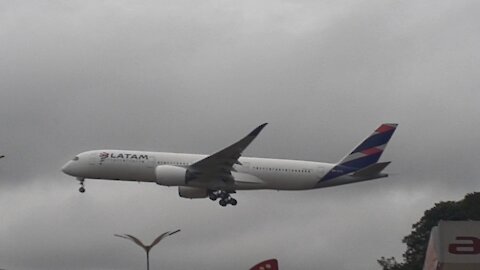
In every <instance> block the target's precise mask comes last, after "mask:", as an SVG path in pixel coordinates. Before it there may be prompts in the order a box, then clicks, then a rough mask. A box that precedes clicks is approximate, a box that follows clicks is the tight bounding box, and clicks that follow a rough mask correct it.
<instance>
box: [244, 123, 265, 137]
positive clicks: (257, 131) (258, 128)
mask: <svg viewBox="0 0 480 270" xmlns="http://www.w3.org/2000/svg"><path fill="white" fill-rule="evenodd" d="M266 125H268V123H263V124H261V125H260V126H258V127H256V128H255V129H254V130H253V131H252V132H250V134H248V136H257V135H258V134H259V133H260V132H261V131H262V129H263V128H264V127H265V126H266Z"/></svg>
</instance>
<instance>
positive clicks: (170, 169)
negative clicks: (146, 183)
mask: <svg viewBox="0 0 480 270" xmlns="http://www.w3.org/2000/svg"><path fill="white" fill-rule="evenodd" d="M186 174H187V169H185V168H182V167H177V166H171V165H160V166H157V168H155V176H156V178H157V181H156V182H157V184H159V185H164V186H182V185H185V176H186Z"/></svg>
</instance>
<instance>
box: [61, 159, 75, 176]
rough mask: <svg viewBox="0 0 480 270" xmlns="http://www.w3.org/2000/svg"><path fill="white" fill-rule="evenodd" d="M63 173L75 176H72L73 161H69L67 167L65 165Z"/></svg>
mask: <svg viewBox="0 0 480 270" xmlns="http://www.w3.org/2000/svg"><path fill="white" fill-rule="evenodd" d="M62 172H63V173H65V174H68V175H72V176H73V174H72V173H73V172H72V162H71V161H69V162H67V163H65V165H63V167H62Z"/></svg>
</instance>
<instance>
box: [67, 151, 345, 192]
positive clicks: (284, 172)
mask: <svg viewBox="0 0 480 270" xmlns="http://www.w3.org/2000/svg"><path fill="white" fill-rule="evenodd" d="M205 157H207V156H206V155H197V154H180V153H165V152H143V151H128V150H95V151H88V152H83V153H81V154H79V155H77V156H76V157H75V158H74V159H73V160H71V161H69V162H68V163H67V164H65V166H64V167H63V168H62V170H63V171H64V172H65V173H67V174H69V175H72V176H75V177H77V178H79V179H86V178H88V179H106V180H120V181H139V182H157V181H156V178H157V176H156V174H155V169H156V167H157V166H162V165H171V166H178V167H184V168H187V167H188V166H189V165H191V164H193V163H195V162H197V161H199V160H202V159H203V158H205ZM239 163H240V164H238V165H234V167H233V168H234V171H232V172H231V173H232V176H233V178H234V179H235V182H234V186H232V188H234V189H235V190H246V189H275V190H305V189H313V188H319V187H322V186H329V185H321V186H320V185H319V181H320V179H322V177H323V176H324V175H325V174H326V173H327V172H328V171H330V170H331V169H332V168H333V167H334V166H335V164H330V163H320V162H312V161H299V160H287V159H270V158H250V157H241V158H240V159H239ZM345 180H346V181H348V179H345ZM212 183H214V182H212ZM210 184H211V183H205V182H196V181H192V182H189V183H188V184H187V183H186V184H185V185H184V186H193V187H202V188H207V189H208V188H212V186H210ZM337 184H339V183H336V184H333V183H331V185H337ZM342 184H343V183H342Z"/></svg>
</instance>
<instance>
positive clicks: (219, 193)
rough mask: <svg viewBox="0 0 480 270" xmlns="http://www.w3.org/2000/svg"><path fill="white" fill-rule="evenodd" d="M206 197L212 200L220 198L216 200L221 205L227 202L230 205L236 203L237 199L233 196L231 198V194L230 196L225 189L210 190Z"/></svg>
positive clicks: (225, 204)
mask: <svg viewBox="0 0 480 270" xmlns="http://www.w3.org/2000/svg"><path fill="white" fill-rule="evenodd" d="M208 197H209V198H210V200H212V201H216V200H217V199H218V198H220V201H219V202H218V203H219V204H220V205H221V206H223V207H225V206H227V205H229V204H231V205H237V203H238V202H237V200H235V199H234V198H232V196H230V193H228V192H227V191H225V190H216V191H211V192H210V193H209V194H208Z"/></svg>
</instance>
